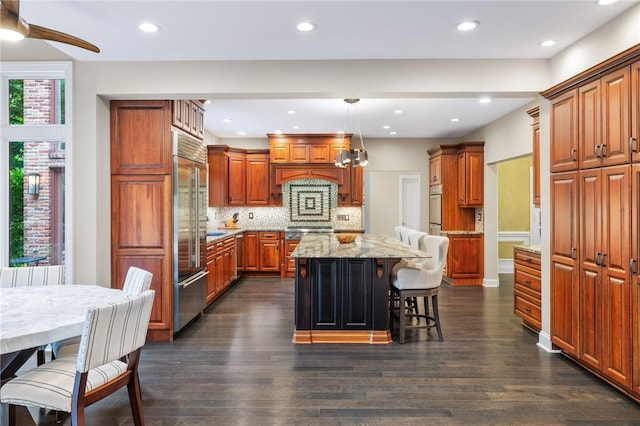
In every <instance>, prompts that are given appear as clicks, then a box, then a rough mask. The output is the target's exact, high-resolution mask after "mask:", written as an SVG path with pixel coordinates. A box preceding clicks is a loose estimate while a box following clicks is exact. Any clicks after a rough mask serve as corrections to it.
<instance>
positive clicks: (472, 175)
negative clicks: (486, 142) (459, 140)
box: [458, 144, 484, 208]
mask: <svg viewBox="0 0 640 426" xmlns="http://www.w3.org/2000/svg"><path fill="white" fill-rule="evenodd" d="M483 204H484V147H483V146H482V145H480V146H478V145H466V144H464V145H462V146H461V148H460V152H459V153H458V205H459V206H460V207H464V208H467V207H482V205H483Z"/></svg>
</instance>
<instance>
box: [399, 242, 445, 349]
mask: <svg viewBox="0 0 640 426" xmlns="http://www.w3.org/2000/svg"><path fill="white" fill-rule="evenodd" d="M423 241H424V246H423V247H424V249H425V251H426V252H427V253H429V254H430V255H431V256H432V257H431V258H429V259H426V260H425V261H423V262H422V263H418V264H417V265H416V267H401V268H399V269H398V270H397V271H395V274H394V276H393V278H392V283H391V286H390V290H391V301H390V303H389V306H390V324H391V327H392V328H393V323H394V320H397V321H398V323H399V339H398V340H399V342H400V343H404V341H405V332H406V330H408V329H417V328H432V327H435V328H436V330H437V332H438V340H439V341H441V342H442V341H443V337H442V329H441V326H440V314H439V311H438V290H439V288H440V284H441V282H442V276H443V272H444V264H445V261H446V258H447V250H448V248H449V239H448V238H446V237H440V236H434V235H427V236H425V237H424V240H423ZM418 297H422V298H424V305H425V312H424V314H420V313H418V312H417V310H413V309H407V307H409V306H411V305H412V304H413V303H415V299H416V298H418ZM429 301H431V307H432V309H431V310H432V311H433V315H431V314H430V313H429ZM414 318H415V319H416V320H417V319H419V318H424V319H425V320H426V321H425V323H424V324H421V323H420V322H418V321H416V324H414V323H413V321H412V320H413V319H414Z"/></svg>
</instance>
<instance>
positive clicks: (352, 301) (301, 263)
mask: <svg viewBox="0 0 640 426" xmlns="http://www.w3.org/2000/svg"><path fill="white" fill-rule="evenodd" d="M291 256H292V257H293V258H295V265H296V271H295V331H294V335H293V343H370V344H383V343H391V341H392V340H391V331H390V330H389V276H390V274H391V270H392V268H393V266H394V265H395V264H396V263H397V262H399V261H400V259H401V258H427V257H430V255H429V254H427V253H425V252H423V251H420V250H414V249H412V248H410V247H409V246H407V245H405V244H403V243H401V242H399V241H398V240H396V239H394V238H390V237H386V236H383V235H373V234H361V235H357V237H356V240H355V241H354V242H352V243H347V244H340V243H339V242H338V241H337V239H336V236H335V235H334V234H307V235H305V236H304V237H303V238H302V240H300V243H298V246H297V247H296V249H295V250H294V251H293V253H292V254H291Z"/></svg>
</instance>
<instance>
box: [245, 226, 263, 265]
mask: <svg viewBox="0 0 640 426" xmlns="http://www.w3.org/2000/svg"><path fill="white" fill-rule="evenodd" d="M243 238H244V265H243V270H244V271H246V272H257V271H259V270H260V260H259V259H260V257H259V256H260V233H259V232H253V231H251V232H249V231H245V233H244V236H243Z"/></svg>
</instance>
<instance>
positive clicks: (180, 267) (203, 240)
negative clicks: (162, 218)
mask: <svg viewBox="0 0 640 426" xmlns="http://www.w3.org/2000/svg"><path fill="white" fill-rule="evenodd" d="M172 137H173V167H174V170H173V179H174V181H173V209H174V211H173V332H174V333H176V332H178V331H179V330H180V329H181V328H183V327H184V326H185V325H186V324H187V323H189V322H190V321H191V320H192V319H194V318H195V317H197V316H199V315H201V314H202V312H203V310H204V308H205V306H206V299H207V275H208V272H207V204H208V203H207V149H206V147H205V146H204V145H203V144H202V142H201V141H199V140H197V139H194V138H192V137H191V136H189V135H187V134H185V133H182V132H181V131H178V130H173V131H172Z"/></svg>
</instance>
